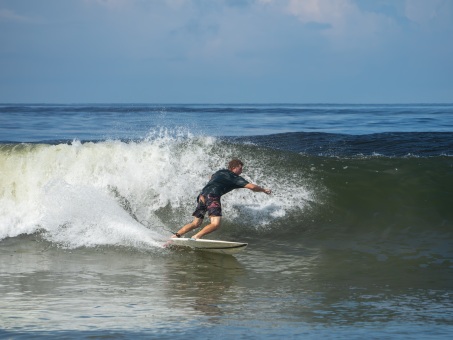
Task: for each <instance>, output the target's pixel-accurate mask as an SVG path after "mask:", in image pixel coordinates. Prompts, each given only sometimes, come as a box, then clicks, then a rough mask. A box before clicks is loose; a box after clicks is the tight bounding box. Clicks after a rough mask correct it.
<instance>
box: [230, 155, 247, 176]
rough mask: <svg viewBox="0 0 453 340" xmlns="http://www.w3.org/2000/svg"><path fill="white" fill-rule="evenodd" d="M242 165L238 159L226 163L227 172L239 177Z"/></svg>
mask: <svg viewBox="0 0 453 340" xmlns="http://www.w3.org/2000/svg"><path fill="white" fill-rule="evenodd" d="M243 166H244V163H242V162H241V161H240V160H239V159H237V158H234V159H232V160H231V161H230V162H229V163H228V170H230V171H232V172H234V173H235V174H236V175H240V174H241V173H242V167H243Z"/></svg>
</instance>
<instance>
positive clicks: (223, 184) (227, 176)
mask: <svg viewBox="0 0 453 340" xmlns="http://www.w3.org/2000/svg"><path fill="white" fill-rule="evenodd" d="M243 166H244V164H243V163H242V162H241V161H240V160H239V159H233V160H231V161H230V162H229V163H228V169H222V170H219V171H217V172H216V173H214V174H213V175H212V176H211V179H210V180H209V182H208V184H206V186H205V187H204V188H203V189H202V190H201V193H200V195H198V197H197V202H198V204H197V208H196V209H195V211H194V213H193V214H192V216H194V219H193V221H192V222H191V223H188V224H186V225H185V226H184V227H182V228H181V229H180V230H178V232H177V233H175V234H174V235H173V236H172V237H181V236H182V235H184V234H185V233H188V232H189V231H191V230H193V229H196V228H198V227H199V226H200V225H201V224H202V223H203V219H204V217H205V214H206V212H207V213H208V216H209V218H210V220H211V221H210V223H209V224H208V225H207V226H205V227H204V228H203V229H201V230H200V231H199V232H198V233H196V234H195V235H194V236H192V238H193V239H199V238H201V237H203V236H204V235H206V234H209V233H212V232H213V231H214V230H216V229H217V228H219V227H220V221H221V219H222V206H221V203H220V197H221V196H222V195H225V194H226V193H228V192H230V191H231V190H234V189H240V188H246V189H250V190H252V191H254V192H264V193H265V194H267V195H270V194H271V190H270V189H265V188H262V187H260V186H258V185H256V184H253V183H249V182H248V181H246V180H245V179H244V178H242V177H241V176H239V175H240V174H241V173H242V167H243Z"/></svg>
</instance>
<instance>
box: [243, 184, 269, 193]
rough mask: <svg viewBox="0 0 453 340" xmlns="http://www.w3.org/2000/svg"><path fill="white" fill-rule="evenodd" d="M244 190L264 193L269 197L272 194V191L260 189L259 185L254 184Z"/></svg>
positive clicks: (248, 185)
mask: <svg viewBox="0 0 453 340" xmlns="http://www.w3.org/2000/svg"><path fill="white" fill-rule="evenodd" d="M244 188H246V189H250V190H252V191H254V192H264V193H265V194H267V195H270V194H271V193H272V191H271V189H265V188H262V187H260V186H259V185H256V184H253V183H249V184H247V185H246V186H245V187H244Z"/></svg>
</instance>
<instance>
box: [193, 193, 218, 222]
mask: <svg viewBox="0 0 453 340" xmlns="http://www.w3.org/2000/svg"><path fill="white" fill-rule="evenodd" d="M202 197H203V198H205V201H206V202H203V201H202V199H201V198H202ZM197 201H198V205H197V209H195V211H194V212H193V214H192V216H194V217H197V218H204V216H205V214H206V212H208V216H210V217H211V216H222V205H221V204H220V196H217V195H211V194H209V195H208V197H206V196H201V195H200V196H198V198H197Z"/></svg>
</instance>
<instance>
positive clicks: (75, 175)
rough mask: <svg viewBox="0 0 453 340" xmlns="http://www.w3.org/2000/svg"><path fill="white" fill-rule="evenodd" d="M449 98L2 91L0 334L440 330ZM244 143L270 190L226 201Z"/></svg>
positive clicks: (449, 306)
mask: <svg viewBox="0 0 453 340" xmlns="http://www.w3.org/2000/svg"><path fill="white" fill-rule="evenodd" d="M452 155H453V105H447V104H430V105H333V104H329V105H327V104H322V105H321V104H312V105H296V104H285V105H283V104H279V105H255V104H248V105H226V104H217V105H164V104H161V105H146V104H134V105H132V104H131V105H125V104H124V105H115V104H111V105H44V104H36V105H14V104H3V105H0V294H1V296H2V298H1V299H0V338H11V339H21V338H23V339H29V338H90V337H94V338H96V337H106V338H120V339H121V338H124V339H127V338H146V339H148V338H159V339H162V338H172V339H174V338H215V337H219V336H224V337H228V338H259V339H273V338H279V339H280V338H307V339H318V338H340V339H342V338H344V339H362V338H365V337H367V338H376V339H381V338H397V339H407V338H423V339H429V338H432V339H443V338H445V339H446V338H449V336H450V335H451V333H452V331H453V321H452V320H453V299H452V298H453V210H452V208H451V207H452V206H453V160H452ZM233 157H239V158H240V159H242V160H243V162H244V163H245V166H244V172H243V176H244V177H245V178H246V179H247V180H249V181H251V182H254V183H257V184H259V185H261V186H264V187H268V188H271V189H272V190H273V194H272V195H270V196H267V195H264V194H262V193H253V192H251V191H249V190H236V191H233V192H231V193H229V194H227V195H225V196H224V197H223V198H222V207H223V213H224V216H223V221H222V223H223V224H222V226H221V228H220V229H219V230H218V231H216V232H215V233H214V234H211V235H209V238H217V239H223V240H231V241H244V242H248V243H249V246H248V248H247V249H246V250H245V251H244V252H242V253H240V254H238V255H236V256H224V255H218V254H209V253H202V252H194V251H188V250H175V249H168V248H164V247H162V245H163V244H164V243H165V241H166V240H167V239H168V238H169V237H170V236H171V233H172V232H174V231H176V230H177V229H179V228H180V227H181V226H182V225H183V224H185V223H187V222H189V221H190V220H191V218H192V217H191V213H192V211H193V210H194V208H195V204H196V196H197V194H198V193H199V190H200V189H201V188H202V187H203V186H204V184H205V183H206V182H207V180H208V179H209V176H210V175H211V174H212V173H213V172H215V171H216V170H218V169H220V168H224V167H225V166H226V164H227V162H228V161H229V160H230V159H231V158H233Z"/></svg>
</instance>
